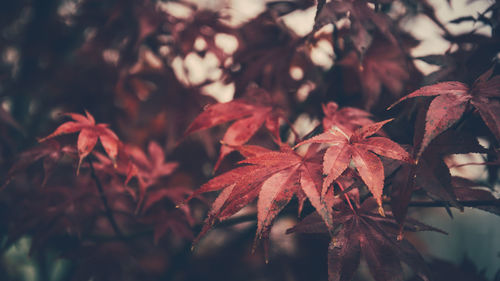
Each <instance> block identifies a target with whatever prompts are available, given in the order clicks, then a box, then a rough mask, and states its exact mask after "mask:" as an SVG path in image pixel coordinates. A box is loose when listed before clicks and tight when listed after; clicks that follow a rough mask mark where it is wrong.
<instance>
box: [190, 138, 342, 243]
mask: <svg viewBox="0 0 500 281" xmlns="http://www.w3.org/2000/svg"><path fill="white" fill-rule="evenodd" d="M317 148H318V146H317V145H313V146H311V147H309V149H308V151H307V153H306V154H305V155H304V156H301V155H299V154H297V153H296V152H294V151H293V150H292V149H291V148H290V147H287V146H283V147H282V148H281V151H267V152H262V153H258V154H256V155H255V156H253V157H249V158H247V159H245V160H243V161H241V163H242V164H248V165H246V166H241V167H238V168H235V169H233V170H231V171H229V172H226V173H224V174H222V175H220V176H217V177H215V178H213V179H211V180H210V181H209V182H207V183H206V184H204V185H203V186H202V187H201V188H200V189H199V190H197V191H196V192H195V193H194V194H193V195H191V197H190V198H188V200H189V199H191V198H192V197H193V196H196V195H197V194H200V193H204V192H210V191H216V190H221V189H223V191H222V192H221V193H220V194H219V196H218V197H217V199H216V200H215V201H214V203H213V204H212V208H211V210H210V212H209V215H208V218H207V220H206V223H205V225H204V227H203V229H202V231H201V233H200V235H198V238H197V239H196V240H198V239H199V238H200V237H201V236H202V235H204V234H205V233H206V232H207V231H208V230H209V229H210V228H211V227H212V226H213V225H214V223H215V222H216V221H222V220H224V219H226V218H228V217H230V216H232V215H233V214H235V213H236V212H238V211H239V210H241V209H242V208H243V207H244V206H246V205H248V204H249V203H251V202H252V201H253V200H255V199H256V198H258V201H257V210H258V213H257V219H258V223H257V234H256V240H257V239H263V240H264V243H265V244H264V245H265V250H266V252H267V246H266V245H267V239H268V236H269V232H270V228H271V225H272V222H273V220H274V218H275V217H276V215H277V214H278V213H279V212H280V211H281V210H282V209H283V208H284V207H285V206H286V205H287V204H288V202H290V200H291V199H292V197H293V196H294V195H295V196H297V197H298V199H299V204H300V206H302V204H303V202H304V200H305V198H308V199H309V201H310V202H311V204H312V205H313V207H314V208H315V209H316V210H317V211H318V213H319V214H321V217H322V218H323V220H324V221H325V223H326V225H328V226H330V229H331V230H332V229H333V228H332V224H331V220H332V218H331V212H330V210H331V208H329V207H328V206H327V205H326V203H325V202H323V201H322V200H320V194H319V190H320V188H321V182H322V175H321V154H320V153H318V151H317ZM300 206H299V209H300V208H301V207H300ZM299 211H300V210H299ZM196 240H195V241H196Z"/></svg>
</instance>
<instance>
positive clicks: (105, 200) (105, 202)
mask: <svg viewBox="0 0 500 281" xmlns="http://www.w3.org/2000/svg"><path fill="white" fill-rule="evenodd" d="M87 162H88V163H89V166H90V176H91V177H92V179H93V180H94V181H95V185H96V186H97V190H98V191H99V196H100V197H101V201H102V205H104V210H105V212H106V217H107V218H108V221H109V223H110V224H111V227H112V228H113V231H114V232H115V234H116V236H118V237H119V238H123V237H124V236H123V233H122V232H121V230H120V228H119V227H118V224H117V223H116V220H115V217H114V215H113V211H111V208H110V207H109V204H108V198H106V195H105V194H104V189H103V188H102V184H101V181H100V180H99V178H98V177H97V175H96V173H95V170H94V165H93V164H92V160H90V158H89V157H87Z"/></svg>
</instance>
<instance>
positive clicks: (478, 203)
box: [384, 200, 500, 208]
mask: <svg viewBox="0 0 500 281" xmlns="http://www.w3.org/2000/svg"><path fill="white" fill-rule="evenodd" d="M384 204H389V203H388V202H384ZM458 204H459V205H462V206H464V207H483V206H500V200H463V201H458ZM408 206H409V207H421V208H434V207H447V206H450V203H449V202H448V201H412V202H410V203H409V204H408Z"/></svg>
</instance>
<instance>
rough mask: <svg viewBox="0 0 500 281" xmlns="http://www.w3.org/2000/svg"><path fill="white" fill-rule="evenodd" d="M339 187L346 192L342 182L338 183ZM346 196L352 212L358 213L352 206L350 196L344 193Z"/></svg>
mask: <svg viewBox="0 0 500 281" xmlns="http://www.w3.org/2000/svg"><path fill="white" fill-rule="evenodd" d="M337 185H338V186H339V187H340V190H342V191H344V187H343V186H342V184H341V183H340V182H337ZM344 196H345V199H346V200H347V203H348V204H349V207H350V208H351V210H352V212H353V213H356V211H355V210H354V207H353V206H352V204H351V200H350V199H349V196H347V193H344Z"/></svg>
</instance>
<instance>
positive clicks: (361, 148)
mask: <svg viewBox="0 0 500 281" xmlns="http://www.w3.org/2000/svg"><path fill="white" fill-rule="evenodd" d="M390 121H391V119H389V120H386V121H382V122H378V123H375V124H369V125H365V126H363V127H361V128H360V129H358V130H356V131H355V132H344V131H342V130H341V129H338V128H337V129H330V130H329V131H326V132H324V133H322V134H320V135H317V136H315V137H312V138H310V139H308V140H305V141H303V142H301V143H299V144H298V145H303V144H307V143H324V144H331V146H330V147H329V148H328V149H327V150H326V152H325V154H324V157H323V173H324V174H326V175H327V176H326V178H325V180H324V182H323V187H322V192H321V193H322V195H324V194H326V192H327V190H328V188H329V187H330V185H331V184H332V183H333V181H335V180H336V179H337V178H338V177H339V176H340V175H341V174H342V173H343V172H344V171H345V170H346V169H347V168H348V167H349V165H350V163H351V161H353V162H354V165H355V166H356V169H357V170H358V172H359V175H360V176H361V178H362V179H363V181H364V182H365V184H366V186H367V187H368V189H369V190H370V192H371V193H372V194H373V196H374V197H375V199H376V200H377V203H378V204H379V206H380V211H381V212H383V209H382V208H381V206H382V193H383V189H384V167H383V165H382V161H381V160H380V158H379V157H377V156H376V155H375V154H378V155H382V156H386V157H389V158H392V159H397V160H401V161H408V162H411V156H410V155H409V154H408V152H406V150H404V149H403V148H402V147H401V146H400V145H399V144H397V143H395V142H394V141H392V140H390V139H388V138H385V137H373V136H372V135H374V134H375V133H377V132H378V131H379V130H380V129H381V128H382V126H384V125H385V124H386V123H388V122H390Z"/></svg>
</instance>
